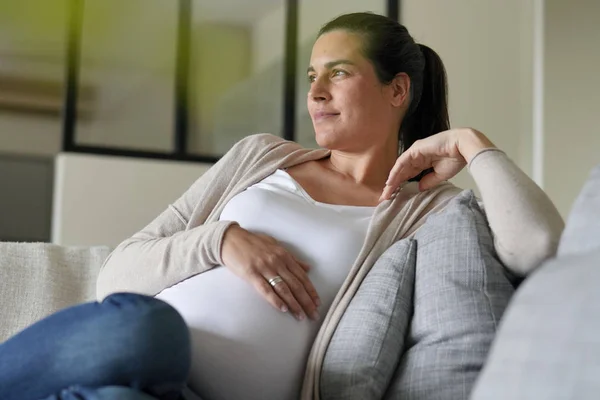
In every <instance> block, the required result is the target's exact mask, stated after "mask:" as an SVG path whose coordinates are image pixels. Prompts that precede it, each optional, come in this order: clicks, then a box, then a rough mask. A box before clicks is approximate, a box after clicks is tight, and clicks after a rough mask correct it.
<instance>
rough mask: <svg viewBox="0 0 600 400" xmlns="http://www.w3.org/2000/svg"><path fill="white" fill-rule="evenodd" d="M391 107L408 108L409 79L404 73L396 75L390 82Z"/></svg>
mask: <svg viewBox="0 0 600 400" xmlns="http://www.w3.org/2000/svg"><path fill="white" fill-rule="evenodd" d="M391 85H392V106H394V107H402V106H405V108H408V105H409V102H410V77H409V76H408V75H407V74H406V73H405V72H400V73H398V74H396V76H395V77H394V79H393V80H392V82H391Z"/></svg>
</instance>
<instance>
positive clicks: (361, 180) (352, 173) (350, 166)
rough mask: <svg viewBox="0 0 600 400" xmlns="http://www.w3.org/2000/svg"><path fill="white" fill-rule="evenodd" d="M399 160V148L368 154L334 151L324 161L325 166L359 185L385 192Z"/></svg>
mask: <svg viewBox="0 0 600 400" xmlns="http://www.w3.org/2000/svg"><path fill="white" fill-rule="evenodd" d="M397 158H398V153H397V147H396V148H395V149H394V148H392V149H389V148H388V149H379V151H377V150H374V151H371V152H366V153H347V152H343V151H336V150H332V151H331V155H330V157H328V158H326V159H324V160H323V166H325V167H326V168H329V169H330V170H332V171H334V172H336V173H339V174H341V175H343V177H344V178H346V179H351V180H353V181H354V182H356V183H358V184H361V185H365V186H369V187H371V188H373V189H375V190H379V189H381V190H383V187H384V186H385V182H386V181H387V178H388V175H389V173H390V171H391V169H392V167H393V166H394V164H395V162H396V159H397Z"/></svg>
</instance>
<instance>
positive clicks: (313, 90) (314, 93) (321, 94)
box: [308, 78, 331, 102]
mask: <svg viewBox="0 0 600 400" xmlns="http://www.w3.org/2000/svg"><path fill="white" fill-rule="evenodd" d="M308 97H309V99H311V100H313V101H316V102H322V101H325V100H329V99H331V94H330V93H329V90H328V88H327V84H326V82H323V80H321V79H318V78H317V79H316V80H315V81H314V82H313V83H312V84H311V85H310V90H309V91H308Z"/></svg>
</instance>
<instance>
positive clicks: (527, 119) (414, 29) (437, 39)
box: [401, 0, 533, 188]
mask: <svg viewBox="0 0 600 400" xmlns="http://www.w3.org/2000/svg"><path fill="white" fill-rule="evenodd" d="M401 14H402V22H403V24H404V25H406V27H407V28H408V30H409V32H410V33H411V34H412V36H413V37H414V38H415V40H416V41H417V42H419V43H423V44H426V45H428V46H429V47H431V48H432V49H434V50H435V51H436V52H437V53H438V54H439V55H440V57H441V58H442V61H443V62H444V64H445V66H446V70H447V74H448V86H449V108H450V123H451V126H452V127H453V128H457V127H465V126H469V127H474V128H476V129H478V130H480V131H482V132H483V133H485V134H486V135H487V136H488V137H489V138H490V139H491V140H492V141H493V142H494V143H495V144H496V145H497V146H498V147H500V148H501V149H503V150H504V151H506V153H507V154H508V155H509V156H510V157H511V158H512V159H513V160H514V161H515V162H517V164H519V165H520V166H521V168H523V169H524V170H525V172H527V173H529V174H530V173H531V162H530V159H531V153H530V150H531V144H530V143H531V112H532V111H531V110H532V90H533V87H532V85H533V79H532V63H533V55H532V48H533V47H532V46H533V41H532V33H533V13H532V8H531V2H530V1H522V0H504V1H491V0H489V1H472V0H453V1H446V0H404V1H403V2H402V13H401ZM454 182H455V184H457V185H459V186H461V187H470V188H474V187H475V185H474V182H473V181H472V179H471V177H470V176H469V175H468V173H467V172H466V171H463V172H462V173H461V174H460V175H459V177H457V178H456V179H454Z"/></svg>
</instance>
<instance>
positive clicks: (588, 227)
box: [557, 165, 600, 257]
mask: <svg viewBox="0 0 600 400" xmlns="http://www.w3.org/2000/svg"><path fill="white" fill-rule="evenodd" d="M599 221H600V165H598V166H596V168H594V169H593V170H592V172H591V174H590V176H589V179H588V180H587V181H586V183H585V185H584V186H583V189H582V190H581V192H580V193H579V195H578V197H577V199H576V200H575V203H574V204H573V208H572V209H571V213H570V214H569V218H568V219H567V224H566V226H565V230H564V232H563V235H562V237H561V239H560V244H559V246H558V253H557V254H558V256H559V257H560V256H563V255H566V254H580V253H582V252H585V251H590V250H593V249H598V248H600V240H598V238H600V223H599Z"/></svg>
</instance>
